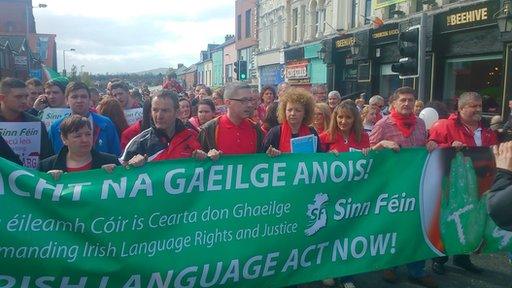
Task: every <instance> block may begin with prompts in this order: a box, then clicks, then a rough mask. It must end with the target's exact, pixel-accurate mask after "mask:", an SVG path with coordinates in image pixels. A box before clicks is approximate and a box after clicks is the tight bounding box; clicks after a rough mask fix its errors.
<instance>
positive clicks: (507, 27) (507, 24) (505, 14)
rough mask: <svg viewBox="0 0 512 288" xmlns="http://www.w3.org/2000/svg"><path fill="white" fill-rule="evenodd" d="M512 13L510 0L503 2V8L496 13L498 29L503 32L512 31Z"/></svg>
mask: <svg viewBox="0 0 512 288" xmlns="http://www.w3.org/2000/svg"><path fill="white" fill-rule="evenodd" d="M511 16H512V14H511V13H510V0H506V1H504V2H503V8H501V10H500V11H498V12H496V14H494V17H495V18H496V22H497V23H498V29H499V30H500V32H501V33H505V32H511V31H512V17H511Z"/></svg>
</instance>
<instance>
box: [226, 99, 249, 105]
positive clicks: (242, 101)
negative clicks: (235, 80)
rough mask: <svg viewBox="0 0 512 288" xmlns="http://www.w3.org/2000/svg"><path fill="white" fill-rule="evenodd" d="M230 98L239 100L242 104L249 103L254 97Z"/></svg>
mask: <svg viewBox="0 0 512 288" xmlns="http://www.w3.org/2000/svg"><path fill="white" fill-rule="evenodd" d="M229 100H233V101H237V102H240V103H242V104H248V103H252V102H253V100H254V99H253V98H241V99H237V98H231V99H229Z"/></svg>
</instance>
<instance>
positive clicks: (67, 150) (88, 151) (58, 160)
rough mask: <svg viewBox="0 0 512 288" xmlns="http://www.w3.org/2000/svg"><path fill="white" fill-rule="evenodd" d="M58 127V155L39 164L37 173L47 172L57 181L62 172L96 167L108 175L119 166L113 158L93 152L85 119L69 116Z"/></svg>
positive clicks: (89, 125) (91, 137)
mask: <svg viewBox="0 0 512 288" xmlns="http://www.w3.org/2000/svg"><path fill="white" fill-rule="evenodd" d="M59 128H60V129H59V131H60V137H61V138H62V142H63V143H64V146H63V147H62V149H61V150H60V152H59V154H57V155H54V156H52V157H50V158H47V159H45V160H43V161H42V162H41V163H39V171H42V172H48V173H49V174H51V175H52V176H53V177H54V179H55V180H58V179H59V178H60V175H61V174H62V173H64V172H78V171H86V170H91V169H99V168H102V169H105V170H106V171H107V172H112V170H113V169H114V168H115V167H116V166H118V165H120V163H119V161H118V160H117V157H116V156H114V155H111V154H107V153H102V152H98V151H96V150H95V149H93V143H94V141H93V140H94V139H93V129H92V125H91V121H89V119H88V118H86V117H83V116H81V115H71V116H69V117H67V118H66V119H64V120H63V121H62V122H61V123H60V127H59Z"/></svg>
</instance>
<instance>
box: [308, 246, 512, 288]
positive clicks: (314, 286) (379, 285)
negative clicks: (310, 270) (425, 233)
mask: <svg viewBox="0 0 512 288" xmlns="http://www.w3.org/2000/svg"><path fill="white" fill-rule="evenodd" d="M471 260H472V261H473V263H474V264H475V265H477V266H478V267H481V268H483V269H484V270H485V271H484V272H483V273H482V274H471V273H469V272H466V271H464V270H462V269H460V268H458V267H456V266H453V265H452V263H451V259H450V261H449V262H448V263H447V264H446V274H445V275H437V274H434V273H433V272H432V270H431V269H430V266H431V263H432V262H431V261H427V271H429V273H431V274H432V275H433V277H434V278H435V279H436V281H437V283H438V284H439V288H503V287H506V288H511V287H512V265H511V264H510V263H509V262H508V257H507V255H506V254H486V255H473V256H471ZM398 273H399V275H400V279H401V281H400V282H399V283H397V284H388V283H386V282H384V281H382V280H381V273H380V272H372V273H366V274H361V275H356V276H355V277H354V280H355V281H354V282H355V284H356V286H357V288H418V287H421V286H418V285H415V284H412V283H409V282H408V281H407V271H406V269H405V268H403V267H402V268H400V269H399V270H398ZM321 287H324V286H322V284H321V282H313V283H308V284H303V285H299V288H321Z"/></svg>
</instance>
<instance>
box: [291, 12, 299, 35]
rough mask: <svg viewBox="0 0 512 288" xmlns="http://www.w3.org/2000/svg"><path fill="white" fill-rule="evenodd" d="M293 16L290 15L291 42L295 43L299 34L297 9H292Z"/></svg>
mask: <svg viewBox="0 0 512 288" xmlns="http://www.w3.org/2000/svg"><path fill="white" fill-rule="evenodd" d="M292 13H293V15H292V21H293V25H292V41H293V42H297V39H298V38H297V37H298V34H299V9H298V8H295V9H293V12H292Z"/></svg>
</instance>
